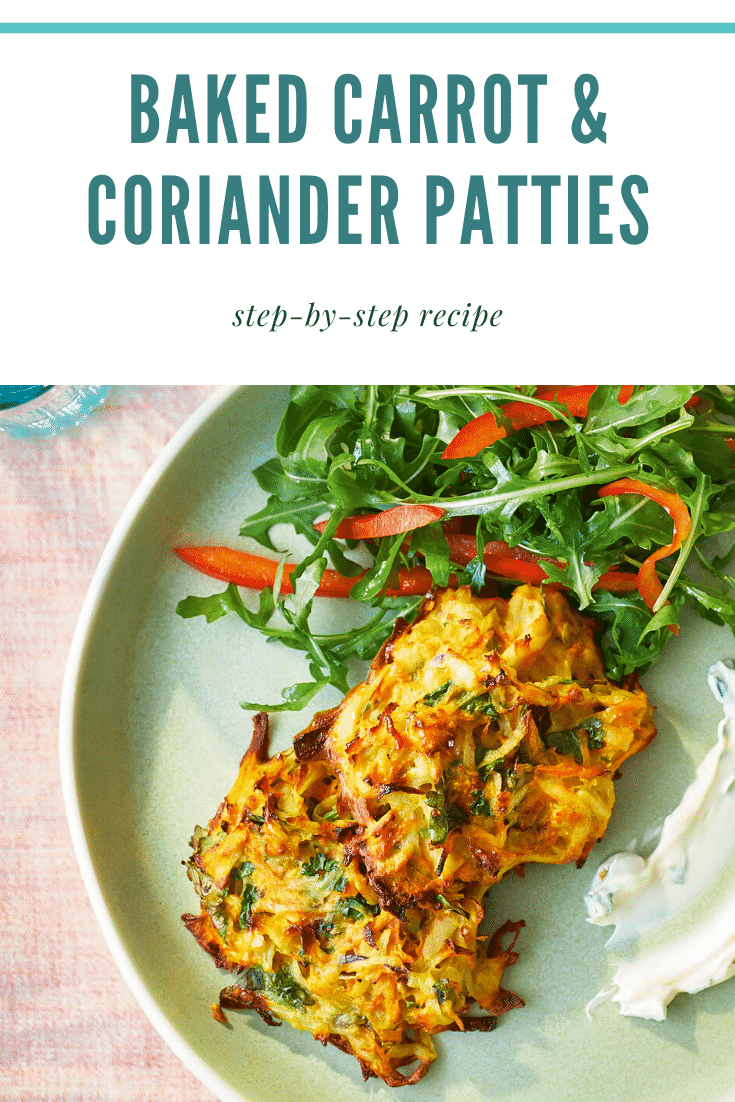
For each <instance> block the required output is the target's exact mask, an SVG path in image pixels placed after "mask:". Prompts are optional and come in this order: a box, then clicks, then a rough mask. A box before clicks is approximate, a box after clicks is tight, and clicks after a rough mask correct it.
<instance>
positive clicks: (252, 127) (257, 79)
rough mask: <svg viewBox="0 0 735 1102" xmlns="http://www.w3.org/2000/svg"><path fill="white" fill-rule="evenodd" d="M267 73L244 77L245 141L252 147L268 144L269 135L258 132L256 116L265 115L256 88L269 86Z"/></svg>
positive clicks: (262, 131) (261, 131) (250, 74)
mask: <svg viewBox="0 0 735 1102" xmlns="http://www.w3.org/2000/svg"><path fill="white" fill-rule="evenodd" d="M270 80H271V78H270V77H269V76H268V74H267V73H248V75H247V76H246V77H245V96H246V103H245V141H246V142H249V143H252V144H254V145H259V144H261V145H262V144H265V143H267V142H269V141H270V140H271V139H270V135H269V134H267V133H266V132H265V131H264V130H258V115H264V114H265V104H264V103H263V101H262V100H259V99H258V88H260V87H261V86H262V85H264V84H270Z"/></svg>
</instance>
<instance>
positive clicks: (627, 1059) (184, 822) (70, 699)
mask: <svg viewBox="0 0 735 1102" xmlns="http://www.w3.org/2000/svg"><path fill="white" fill-rule="evenodd" d="M286 399H287V392H286V390H285V389H278V388H270V387H252V388H244V389H240V390H236V391H223V392H218V393H217V394H216V395H215V396H214V398H213V399H212V400H211V401H210V402H209V403H207V405H205V406H204V407H202V409H201V410H200V411H199V412H198V413H197V414H196V415H195V416H194V417H193V418H192V419H191V420H190V421H189V422H188V424H187V425H186V426H184V428H183V429H182V431H181V432H180V433H179V434H178V436H177V437H176V438H175V439H174V440H173V441H172V443H171V444H170V445H169V446H168V447H167V448H166V450H165V452H164V453H163V454H162V456H161V457H160V459H159V460H158V461H157V462H156V464H155V465H154V467H153V469H152V470H151V471H150V472H149V474H148V476H147V477H146V479H145V480H144V482H143V484H142V485H141V487H140V488H139V490H138V491H137V493H136V495H135V496H134V498H133V500H132V501H131V502H130V505H129V506H128V509H127V510H126V512H125V514H124V516H123V518H122V519H121V521H120V524H119V525H118V527H117V529H116V531H115V533H114V535H113V537H112V540H111V541H110V545H109V546H108V548H107V550H106V552H105V555H104V556H103V559H102V562H101V563H100V567H99V570H98V572H97V575H96V577H95V580H94V582H93V585H92V587H91V590H90V593H89V595H88V597H87V601H86V603H85V606H84V609H83V612H82V616H81V619H80V623H79V626H78V629H77V633H76V635H75V639H74V643H73V647H72V651H71V655H70V659H69V666H68V670H67V677H66V681H65V686H64V695H63V703H62V719H61V764H62V775H63V782H64V793H65V800H66V805H67V810H68V815H69V821H70V824H71V829H72V834H73V837H74V844H75V847H76V851H77V855H78V858H79V862H80V865H81V868H82V873H83V875H84V879H85V883H86V886H87V889H88V891H89V894H90V897H91V899H92V903H93V905H94V908H95V911H96V914H97V917H98V919H99V921H100V923H101V925H102V928H103V931H104V933H105V936H106V938H107V941H108V943H109V946H110V949H111V951H112V953H113V956H114V957H115V959H116V961H117V963H118V965H119V967H120V969H121V971H122V973H123V975H124V977H125V979H126V981H127V982H128V984H129V985H130V987H131V988H132V990H133V992H134V994H135V995H136V997H137V998H138V1000H139V1002H140V1004H141V1006H142V1007H143V1009H144V1010H145V1012H146V1013H147V1015H148V1016H149V1018H150V1019H151V1021H152V1022H153V1024H154V1025H155V1026H156V1028H157V1029H158V1030H159V1032H160V1033H161V1034H162V1036H163V1037H164V1038H165V1040H166V1041H167V1042H168V1043H169V1044H170V1045H171V1047H172V1048H173V1049H174V1051H175V1052H176V1053H177V1054H178V1055H179V1056H180V1057H181V1059H182V1060H183V1061H184V1062H185V1063H186V1064H187V1066H188V1067H189V1068H191V1070H192V1071H193V1072H194V1073H195V1074H196V1075H198V1076H199V1078H200V1079H201V1080H202V1082H203V1083H205V1084H206V1085H207V1087H209V1088H210V1090H212V1091H213V1092H214V1094H215V1095H217V1096H218V1097H219V1098H221V1099H223V1100H228V1102H229V1100H240V1099H246V1100H248V1102H281V1100H282V1102H291V1100H292V1099H293V1098H294V1097H298V1098H299V1099H300V1102H324V1100H325V1099H338V1100H339V1102H350V1100H357V1099H364V1098H366V1097H371V1098H385V1099H387V1098H388V1097H389V1096H390V1095H391V1093H392V1092H391V1091H390V1089H389V1088H387V1087H385V1086H384V1085H383V1084H382V1083H380V1082H379V1081H377V1080H371V1081H370V1082H368V1083H363V1082H362V1080H361V1078H360V1074H359V1069H358V1066H357V1063H356V1062H355V1061H354V1060H352V1059H351V1058H350V1057H348V1056H345V1055H344V1054H342V1053H340V1052H338V1051H337V1050H336V1049H332V1048H330V1049H324V1048H322V1047H321V1046H320V1045H317V1044H316V1043H315V1042H314V1040H313V1039H312V1037H311V1036H310V1035H309V1034H302V1033H299V1032H297V1031H295V1030H293V1029H291V1028H289V1027H288V1026H285V1025H284V1026H282V1027H281V1028H279V1029H273V1028H269V1027H268V1026H266V1025H265V1024H263V1023H262V1022H261V1021H260V1019H259V1018H258V1017H257V1016H255V1015H251V1014H248V1013H241V1014H237V1013H235V1014H232V1015H231V1019H232V1027H231V1028H229V1029H228V1028H225V1027H223V1026H222V1025H220V1024H218V1023H217V1022H215V1021H214V1020H213V1018H212V1016H211V1013H210V1004H211V1003H212V1002H213V1001H215V1000H216V997H217V994H218V992H219V990H220V988H221V987H222V986H223V985H224V982H225V979H224V977H223V976H221V975H218V974H217V973H216V971H215V969H214V966H213V964H212V962H211V960H210V958H209V957H208V956H206V955H205V954H204V953H203V952H202V951H201V950H200V949H199V948H198V947H197V945H196V944H195V942H194V940H193V938H192V937H191V936H190V935H189V934H188V933H187V931H186V930H185V928H184V926H183V924H182V923H181V921H180V918H179V916H180V915H181V913H182V912H184V911H188V910H196V904H197V900H196V896H195V893H194V891H193V888H192V887H191V885H190V884H189V882H188V880H187V878H186V874H185V870H184V868H183V867H182V864H181V862H182V860H183V859H185V858H186V857H187V856H188V855H189V848H188V841H189V838H190V836H191V833H192V828H193V827H194V825H195V824H197V823H202V824H204V823H206V822H207V821H208V820H209V818H210V817H211V815H212V814H213V813H214V811H215V809H216V807H217V805H218V804H219V801H220V799H221V798H222V796H223V795H224V794H225V792H226V791H227V790H228V789H229V787H230V784H231V782H232V781H233V779H234V777H235V775H236V773H237V768H238V763H239V761H240V757H241V755H242V753H243V750H244V748H245V746H246V745H247V743H248V741H249V734H250V726H251V720H250V717H249V714H248V713H246V712H244V711H242V709H241V708H240V707H239V701H240V700H242V699H248V698H249V699H264V700H272V701H274V702H275V701H277V700H279V699H280V688H281V686H282V685H284V684H290V683H292V682H293V681H296V680H299V679H300V674H301V666H300V659H299V658H298V657H294V655H293V654H291V652H288V651H286V650H285V648H281V649H279V648H278V647H275V646H274V647H269V646H266V645H265V643H264V642H263V641H261V639H260V638H259V637H258V636H256V635H255V634H254V633H251V632H249V631H248V630H247V629H246V628H245V627H244V626H243V625H242V624H241V622H240V621H239V620H237V619H236V618H235V617H227V618H225V619H222V620H220V621H218V622H217V623H215V624H212V625H207V624H206V623H204V621H203V620H198V619H197V620H189V621H184V620H182V619H180V618H179V617H177V616H175V615H174V608H175V606H176V603H177V601H178V600H179V599H180V598H181V597H185V596H186V595H187V594H189V593H201V594H205V593H208V592H214V589H215V587H216V585H217V584H218V583H213V582H212V581H211V580H209V579H206V578H202V577H200V576H198V575H196V574H194V573H193V572H192V571H191V570H189V569H188V568H186V567H185V566H183V565H182V564H181V563H180V562H179V561H178V560H177V559H176V558H175V556H173V555H172V554H171V549H172V548H173V547H174V546H176V545H177V544H179V543H201V544H215V543H228V542H229V543H231V544H233V545H237V541H238V536H237V532H238V528H239V524H240V521H241V520H242V519H243V518H244V517H245V516H246V515H247V514H249V513H250V512H252V511H253V510H254V509H255V508H257V507H258V506H259V504H260V502H261V499H262V495H261V492H260V491H259V490H258V488H257V487H256V485H255V483H254V481H253V479H252V476H251V474H250V472H251V471H252V469H253V468H254V467H255V466H256V465H257V464H258V463H260V462H262V461H263V460H265V459H266V458H267V457H268V456H269V455H270V454H271V451H272V440H273V435H274V432H275V428H276V425H277V423H278V420H279V417H280V414H281V411H282V409H283V408H284V405H285V402H286ZM324 604H325V606H326V608H325V610H324V613H323V614H324V616H325V617H329V618H330V622H332V623H333V622H334V620H335V619H337V620H338V621H339V622H341V623H344V621H345V619H346V618H348V617H349V616H350V609H349V603H348V602H338V601H325V602H324ZM734 652H735V644H734V642H733V638H732V635H731V634H730V633H729V632H728V631H727V630H725V629H718V628H715V627H713V626H712V625H710V624H706V623H704V622H703V621H701V620H699V619H698V618H697V619H692V620H690V621H688V622H686V623H685V625H684V627H683V629H682V632H681V634H680V636H679V638H678V639H676V640H672V641H671V643H670V644H669V646H668V647H667V650H666V654H665V657H664V658H663V660H662V661H661V663H660V664H659V666H658V667H657V668H656V670H655V671H654V672H653V673H652V674H651V675H649V676H648V677H647V678H646V689H647V690H648V692H649V694H650V696H651V697H652V699H653V701H654V703H655V704H656V705H657V713H656V714H657V722H658V728H659V734H658V737H657V739H656V740H655V742H654V743H653V744H652V746H651V747H650V748H648V749H647V750H645V751H644V752H643V753H642V754H641V755H640V756H639V758H637V759H634V760H633V761H631V762H629V763H627V765H626V766H625V769H624V776H623V777H622V779H621V781H620V782H619V786H618V803H617V806H616V809H615V812H614V814H613V820H612V824H611V827H610V830H609V832H608V835H607V837H606V838H605V840H604V841H603V842H602V843H601V844H600V845H598V846H597V849H596V851H595V852H593V855H592V857H591V858H590V860H589V862H588V864H587V866H586V867H585V868H584V869H582V870H578V869H576V868H573V867H563V868H546V867H542V866H537V867H531V868H529V870H528V871H527V873H526V876H525V878H524V879H520V878H519V877H516V876H509V877H508V878H507V880H506V881H505V882H504V883H502V884H501V885H499V887H498V888H497V889H496V890H494V891H493V892H492V893H491V897H490V901H489V912H490V922H491V924H493V925H499V924H500V923H502V922H503V921H505V920H506V919H509V918H512V919H518V918H523V919H525V922H526V927H525V929H524V930H523V932H522V935H521V938H520V940H519V943H518V946H517V947H518V949H519V950H520V952H521V957H520V960H519V962H518V963H517V964H516V965H515V967H514V968H513V970H512V971H511V972H510V973H507V974H506V980H507V984H508V986H510V987H512V989H513V990H514V991H516V992H518V993H519V994H520V995H522V997H523V998H524V999H525V1001H526V1006H525V1008H524V1009H522V1010H516V1011H514V1012H512V1013H510V1014H508V1015H506V1016H505V1017H504V1018H501V1019H500V1022H499V1025H498V1028H497V1030H496V1031H495V1032H494V1033H490V1034H480V1033H474V1034H468V1035H467V1036H462V1035H460V1034H445V1035H443V1036H441V1037H439V1038H438V1039H437V1047H438V1049H439V1057H438V1059H437V1060H436V1062H435V1063H434V1065H433V1066H432V1068H431V1070H430V1071H429V1073H428V1075H427V1076H426V1077H425V1078H424V1079H423V1080H422V1081H421V1082H420V1083H418V1084H417V1085H416V1086H414V1087H409V1088H407V1094H410V1097H411V1099H412V1100H413V1102H439V1100H443V1102H480V1100H495V1099H498V1100H499V1099H502V1100H503V1102H511V1100H517V1102H550V1100H553V1102H580V1100H581V1099H594V1100H603V1102H627V1100H630V1102H641V1100H642V1102H657V1100H661V1102H664V1100H666V1102H668V1100H669V1099H672V1098H676V1099H677V1102H724V1100H725V1099H735V1089H734V1088H733V1084H734V1083H735V1053H734V1051H733V1036H735V982H730V983H725V984H722V985H720V986H719V987H715V988H711V989H709V990H707V991H704V992H701V993H700V994H698V995H695V996H689V995H681V996H679V997H678V998H677V999H676V1000H675V1002H674V1003H673V1004H672V1006H671V1007H670V1009H669V1016H668V1019H667V1020H666V1021H665V1022H660V1023H657V1022H646V1021H639V1020H635V1019H628V1018H623V1017H621V1016H620V1015H619V1013H618V1010H617V1007H616V1006H614V1005H612V1004H606V1005H604V1006H602V1007H600V1009H599V1010H598V1011H597V1012H596V1013H595V1015H594V1017H593V1019H592V1020H591V1021H590V1020H588V1018H587V1017H586V1016H585V1005H586V1004H587V1003H588V1001H589V1000H590V999H591V998H592V997H593V996H594V995H595V994H596V993H597V992H598V991H599V990H600V989H601V988H602V987H604V986H605V985H606V981H607V979H608V971H607V961H606V959H605V952H604V949H603V945H604V941H605V938H606V932H605V931H604V930H600V929H598V928H595V927H592V926H590V925H588V924H587V923H586V922H585V914H584V908H583V903H582V897H583V894H584V892H585V890H586V888H587V886H588V884H589V881H590V879H591V877H592V874H593V872H594V869H595V868H596V866H597V864H598V863H599V862H600V861H601V860H602V859H603V858H604V857H606V856H607V855H608V854H610V853H612V852H614V851H615V850H618V849H621V848H624V847H626V846H627V845H629V844H630V843H631V841H632V840H633V839H635V838H638V839H640V838H641V837H642V835H643V834H644V833H645V831H646V830H647V829H648V828H649V827H650V826H651V825H652V824H653V823H655V821H656V820H657V819H658V818H660V817H662V816H663V815H665V814H666V813H667V812H668V811H669V810H670V809H671V808H672V807H673V806H674V805H675V804H676V803H677V802H678V801H679V799H680V797H681V795H682V793H683V791H684V788H685V787H686V785H687V784H688V782H689V781H690V780H691V778H692V777H693V775H694V770H695V768H696V765H697V764H698V762H699V761H700V759H701V758H702V757H703V756H704V754H705V752H706V750H707V749H708V747H709V746H710V745H711V744H712V742H713V741H714V737H715V731H716V726H717V723H718V721H719V719H720V717H721V712H720V710H719V708H718V707H717V705H716V704H715V702H714V700H713V699H712V697H711V696H710V693H709V691H708V689H707V684H706V675H707V669H708V667H709V666H710V664H711V663H712V662H713V661H715V660H716V659H719V658H725V657H730V656H732V655H733V653H734ZM328 703H331V700H330V701H320V702H319V706H320V707H326V706H327V704H328ZM305 718H306V717H304V716H303V715H299V714H298V713H296V714H295V715H289V714H288V713H286V715H285V716H277V717H275V719H274V723H273V729H274V736H275V737H274V744H275V748H276V749H278V748H281V747H284V746H285V745H287V743H288V742H289V740H290V739H291V737H292V736H293V734H295V732H296V731H297V730H298V729H299V727H300V726H303V724H304V721H305Z"/></svg>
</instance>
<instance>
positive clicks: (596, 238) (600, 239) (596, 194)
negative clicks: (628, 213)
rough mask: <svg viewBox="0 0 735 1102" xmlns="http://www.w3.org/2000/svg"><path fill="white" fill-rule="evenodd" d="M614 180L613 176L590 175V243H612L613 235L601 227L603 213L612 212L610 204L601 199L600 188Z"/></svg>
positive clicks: (607, 185)
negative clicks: (604, 231) (603, 230)
mask: <svg viewBox="0 0 735 1102" xmlns="http://www.w3.org/2000/svg"><path fill="white" fill-rule="evenodd" d="M612 182H613V178H612V176H590V245H612V240H613V235H612V234H611V233H602V231H601V229H600V220H601V218H602V216H603V214H609V213H610V206H609V204H608V203H603V202H602V201H601V199H600V189H601V188H603V187H610V186H611V184H612Z"/></svg>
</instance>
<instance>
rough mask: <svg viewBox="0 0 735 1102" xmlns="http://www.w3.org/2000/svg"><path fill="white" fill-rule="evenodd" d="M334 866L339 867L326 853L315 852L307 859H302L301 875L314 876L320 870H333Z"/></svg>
mask: <svg viewBox="0 0 735 1102" xmlns="http://www.w3.org/2000/svg"><path fill="white" fill-rule="evenodd" d="M336 868H339V864H338V862H337V861H335V860H333V859H332V858H331V857H327V855H326V853H315V854H314V856H313V857H310V858H309V860H308V861H304V863H303V865H302V866H301V875H302V876H316V875H317V874H318V873H320V872H333V871H334V869H336Z"/></svg>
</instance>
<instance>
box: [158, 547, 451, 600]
mask: <svg viewBox="0 0 735 1102" xmlns="http://www.w3.org/2000/svg"><path fill="white" fill-rule="evenodd" d="M175 551H176V554H177V555H178V556H179V558H180V559H181V560H182V562H185V563H187V564H188V565H189V566H193V567H194V569H195V570H198V571H199V572H200V573H201V574H207V575H209V577H210V578H219V580H220V581H223V582H234V584H235V585H243V586H246V587H247V588H248V589H265V587H266V586H272V585H273V584H274V582H275V580H276V571H277V570H278V563H277V562H276V561H275V560H274V559H265V558H263V557H262V556H261V555H250V554H248V553H247V552H246V551H234V550H232V548H230V547H177V548H175ZM295 569H296V564H295V563H286V565H285V566H284V568H283V575H282V577H281V590H282V592H283V593H293V586H292V584H291V580H290V579H291V573H292V572H293V571H294V570H295ZM361 577H362V574H360V575H359V576H358V577H355V578H345V577H344V575H343V574H338V573H337V571H336V570H325V571H324V574H323V575H322V580H321V582H320V583H319V588H318V589H317V591H316V593H317V596H318V597H349V595H350V591H351V589H352V587H353V585H355V584H356V583H357V582H359V580H360V578H361ZM452 581H453V583H454V585H455V586H456V584H457V579H456V576H453V577H452V578H450V583H451V582H452ZM433 584H434V583H433V579H432V577H431V572H430V571H429V570H427V569H426V567H423V566H417V567H414V568H413V570H404V569H400V570H399V571H398V586H397V587H392V588H390V589H386V590H385V592H386V594H387V595H388V596H389V597H414V596H420V595H421V594H423V593H427V592H428V591H429V590H430V589H431V587H432V585H433Z"/></svg>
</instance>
